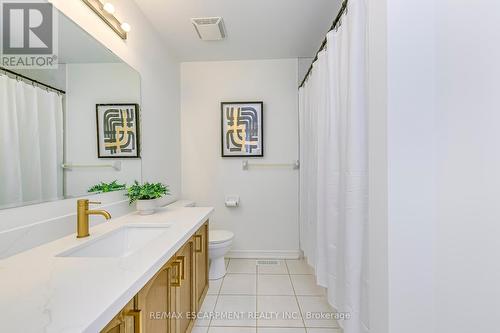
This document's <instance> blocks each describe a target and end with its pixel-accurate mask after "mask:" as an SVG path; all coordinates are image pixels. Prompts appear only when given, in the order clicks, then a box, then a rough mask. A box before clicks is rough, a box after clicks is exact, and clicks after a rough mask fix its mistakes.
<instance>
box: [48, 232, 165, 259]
mask: <svg viewBox="0 0 500 333" xmlns="http://www.w3.org/2000/svg"><path fill="white" fill-rule="evenodd" d="M169 227H170V225H169V224H164V225H163V224H155V225H127V226H123V227H120V228H118V229H116V230H113V231H110V232H109V233H107V234H104V235H102V236H100V237H98V238H96V239H93V240H90V241H88V242H86V243H85V244H82V245H79V246H75V247H73V248H71V249H69V250H66V251H64V252H62V253H59V254H58V255H57V257H96V258H98V257H102V258H105V257H111V258H120V257H127V256H129V255H131V254H132V253H134V252H136V251H138V250H140V249H141V248H143V247H144V246H146V245H147V244H148V243H149V242H150V241H152V240H154V239H155V238H158V237H160V236H161V235H163V234H164V233H165V232H167V230H168V228H169Z"/></svg>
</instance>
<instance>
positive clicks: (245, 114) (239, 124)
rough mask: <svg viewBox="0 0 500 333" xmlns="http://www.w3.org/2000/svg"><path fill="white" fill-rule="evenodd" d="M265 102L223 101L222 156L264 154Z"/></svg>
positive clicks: (255, 155) (260, 155)
mask: <svg viewBox="0 0 500 333" xmlns="http://www.w3.org/2000/svg"><path fill="white" fill-rule="evenodd" d="M263 111H264V103H263V102H222V103H221V120H222V123H221V130H222V133H221V142H222V157H263V156H264V128H263V126H264V119H263Z"/></svg>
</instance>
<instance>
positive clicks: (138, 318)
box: [124, 310, 142, 333]
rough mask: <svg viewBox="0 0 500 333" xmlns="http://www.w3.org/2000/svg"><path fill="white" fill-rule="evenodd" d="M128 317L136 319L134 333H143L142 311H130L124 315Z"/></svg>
mask: <svg viewBox="0 0 500 333" xmlns="http://www.w3.org/2000/svg"><path fill="white" fill-rule="evenodd" d="M124 316H126V317H133V318H134V332H135V333H142V323H141V310H129V311H127V312H125V313H124Z"/></svg>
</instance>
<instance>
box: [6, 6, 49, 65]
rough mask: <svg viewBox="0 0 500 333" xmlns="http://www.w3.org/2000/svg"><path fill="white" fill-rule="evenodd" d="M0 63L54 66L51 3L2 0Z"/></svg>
mask: <svg viewBox="0 0 500 333" xmlns="http://www.w3.org/2000/svg"><path fill="white" fill-rule="evenodd" d="M0 2H1V3H2V8H1V9H2V14H1V18H2V24H1V28H2V34H1V35H2V59H1V64H0V65H1V66H3V67H15V68H35V67H36V68H54V67H57V61H56V59H57V56H56V55H55V51H56V46H57V34H56V33H55V32H56V31H55V30H56V29H55V26H56V24H55V23H56V17H57V14H55V12H54V8H53V5H52V4H50V3H46V2H40V1H37V0H32V1H16V2H14V1H2V0H0Z"/></svg>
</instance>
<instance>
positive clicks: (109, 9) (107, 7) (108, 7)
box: [102, 2, 115, 14]
mask: <svg viewBox="0 0 500 333" xmlns="http://www.w3.org/2000/svg"><path fill="white" fill-rule="evenodd" d="M102 8H103V9H104V10H105V11H107V12H108V13H110V14H114V13H115V6H113V4H112V3H111V2H106V3H105V4H104V6H103V7H102Z"/></svg>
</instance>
